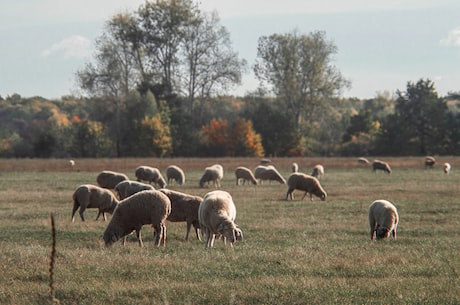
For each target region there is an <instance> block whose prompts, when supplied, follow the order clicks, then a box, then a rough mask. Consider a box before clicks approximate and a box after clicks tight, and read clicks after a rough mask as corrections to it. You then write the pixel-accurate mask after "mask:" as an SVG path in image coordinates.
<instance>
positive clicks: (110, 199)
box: [72, 184, 118, 222]
mask: <svg viewBox="0 0 460 305" xmlns="http://www.w3.org/2000/svg"><path fill="white" fill-rule="evenodd" d="M72 198H73V209H72V222H74V221H75V212H76V211H77V210H78V208H80V211H79V213H80V218H81V220H82V221H85V217H84V216H83V213H84V212H85V210H86V209H89V208H97V209H99V213H97V217H96V220H98V219H99V216H101V214H102V217H103V218H104V221H106V220H107V218H106V215H105V213H110V214H112V213H113V210H114V209H115V207H116V206H117V204H118V200H117V198H116V197H115V196H114V195H113V193H112V192H111V191H109V190H107V189H104V188H101V187H99V186H97V185H92V184H83V185H80V186H79V187H77V189H76V190H75V192H74V193H73V196H72Z"/></svg>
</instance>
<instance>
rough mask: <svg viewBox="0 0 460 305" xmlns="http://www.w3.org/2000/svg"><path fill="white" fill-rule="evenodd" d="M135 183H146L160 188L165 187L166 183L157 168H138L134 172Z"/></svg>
mask: <svg viewBox="0 0 460 305" xmlns="http://www.w3.org/2000/svg"><path fill="white" fill-rule="evenodd" d="M134 174H135V176H136V178H137V181H142V180H143V181H147V182H148V183H155V184H157V185H159V186H160V187H161V188H165V187H166V181H165V179H164V178H163V176H162V175H161V172H160V170H159V169H158V168H155V167H150V166H138V167H137V168H136V170H135V171H134Z"/></svg>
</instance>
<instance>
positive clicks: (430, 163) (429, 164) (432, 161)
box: [425, 156, 436, 168]
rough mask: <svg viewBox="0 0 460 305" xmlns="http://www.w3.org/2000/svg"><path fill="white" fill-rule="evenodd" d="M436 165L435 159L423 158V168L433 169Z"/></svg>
mask: <svg viewBox="0 0 460 305" xmlns="http://www.w3.org/2000/svg"><path fill="white" fill-rule="evenodd" d="M435 164H436V159H435V158H434V157H432V156H427V157H425V168H433V166H434V165H435Z"/></svg>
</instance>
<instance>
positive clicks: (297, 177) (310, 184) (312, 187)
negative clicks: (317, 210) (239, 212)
mask: <svg viewBox="0 0 460 305" xmlns="http://www.w3.org/2000/svg"><path fill="white" fill-rule="evenodd" d="M287 184H288V190H287V193H286V200H288V198H291V200H294V195H293V193H294V190H301V191H305V193H304V194H303V197H302V199H301V200H303V199H304V198H305V196H306V195H307V193H310V200H312V201H313V195H315V196H317V197H319V198H321V200H322V201H324V200H326V197H327V194H326V191H325V190H324V189H323V187H322V186H321V184H320V183H319V180H318V179H317V178H315V177H313V176H309V175H307V174H304V173H292V174H291V175H290V176H289V178H288V181H287Z"/></svg>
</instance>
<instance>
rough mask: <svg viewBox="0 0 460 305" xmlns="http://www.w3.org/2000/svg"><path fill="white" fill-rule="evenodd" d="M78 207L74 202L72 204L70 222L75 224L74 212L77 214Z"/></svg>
mask: <svg viewBox="0 0 460 305" xmlns="http://www.w3.org/2000/svg"><path fill="white" fill-rule="evenodd" d="M79 207H80V204H79V203H78V202H76V201H75V202H74V204H73V209H72V222H75V212H77V210H78V208H79Z"/></svg>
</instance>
